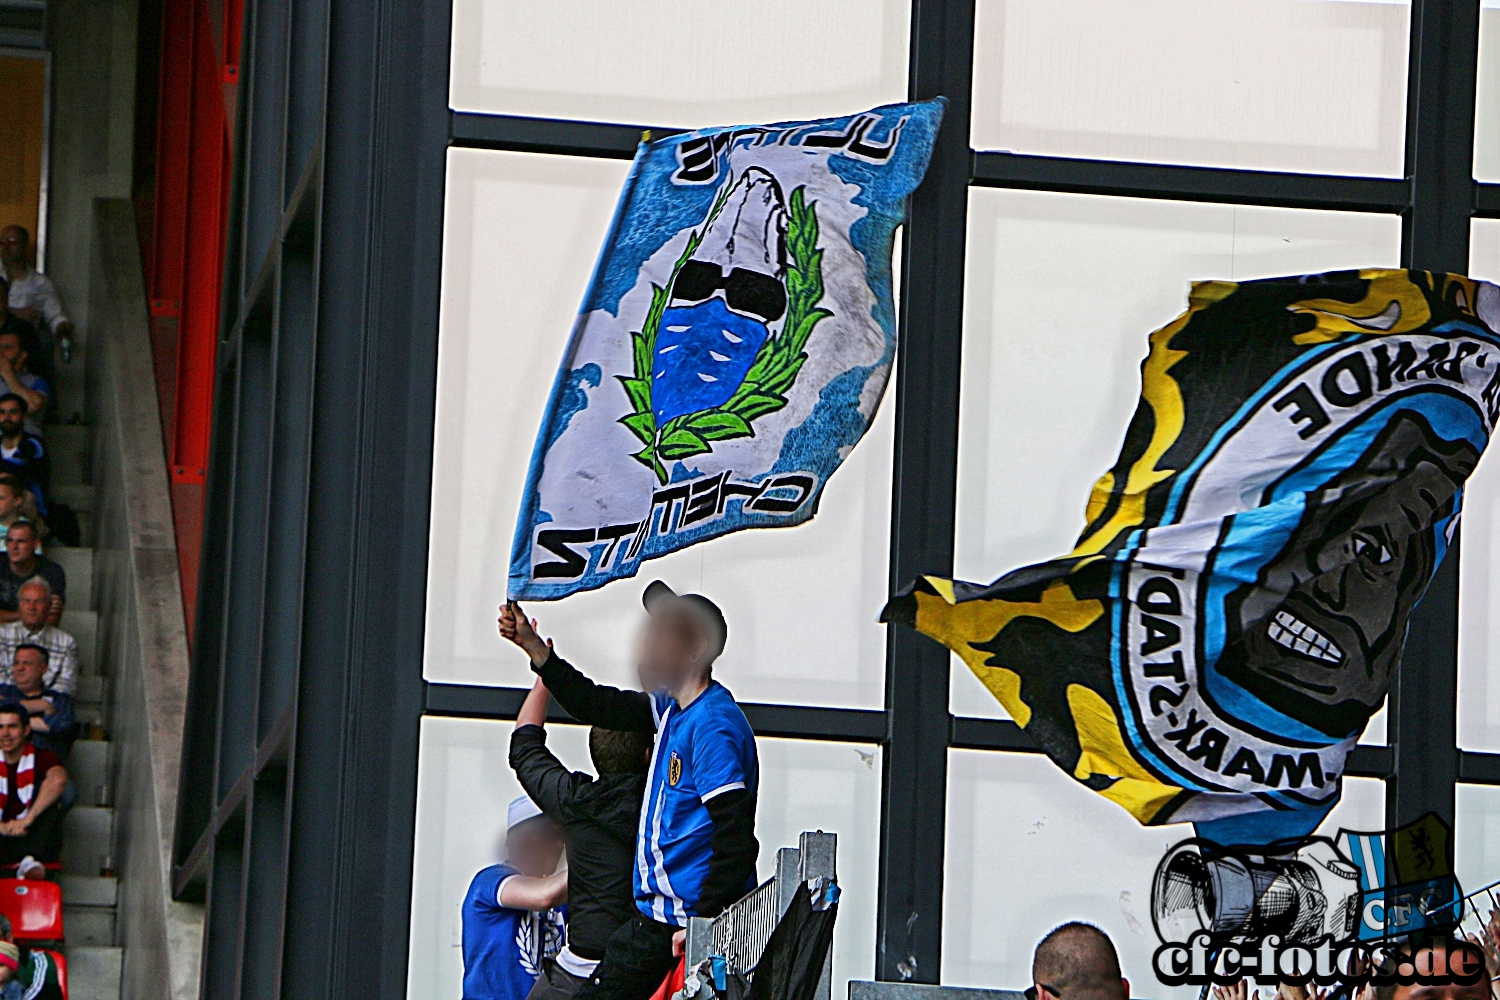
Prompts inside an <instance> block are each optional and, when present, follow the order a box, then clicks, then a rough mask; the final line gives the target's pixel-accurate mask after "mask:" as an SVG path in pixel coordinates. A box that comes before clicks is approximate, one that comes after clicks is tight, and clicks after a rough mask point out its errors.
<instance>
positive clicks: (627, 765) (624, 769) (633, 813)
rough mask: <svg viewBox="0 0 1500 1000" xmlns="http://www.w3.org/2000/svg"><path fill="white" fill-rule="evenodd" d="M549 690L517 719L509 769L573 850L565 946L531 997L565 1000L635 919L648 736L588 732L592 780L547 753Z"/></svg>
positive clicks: (534, 691)
mask: <svg viewBox="0 0 1500 1000" xmlns="http://www.w3.org/2000/svg"><path fill="white" fill-rule="evenodd" d="M547 699H548V693H547V687H546V685H545V684H543V683H542V679H541V678H540V677H538V678H537V679H536V683H535V684H534V685H533V686H532V688H531V694H529V695H527V697H526V701H525V702H524V703H523V704H522V705H521V711H520V713H519V714H518V715H517V716H516V728H515V731H514V732H513V733H511V737H510V766H511V767H512V768H513V769H514V770H515V772H516V777H517V778H518V779H520V782H521V787H522V788H524V789H526V794H527V795H529V796H530V797H531V799H532V801H534V802H536V803H537V804H538V805H539V806H541V807H542V812H544V813H546V814H547V816H549V817H551V818H552V819H553V820H555V821H556V822H557V825H558V826H560V827H561V828H562V836H563V843H564V844H566V845H567V850H568V941H567V944H565V945H563V948H562V951H560V952H558V953H557V958H556V959H555V960H554V959H548V960H546V961H545V962H543V963H542V970H541V975H540V976H538V977H537V981H536V985H535V986H534V987H532V990H531V996H530V1000H567V998H568V997H571V996H572V995H573V994H575V993H577V992H578V990H579V989H581V988H582V986H583V984H584V983H586V982H588V977H589V976H591V975H592V974H593V972H594V968H595V967H596V966H597V965H598V964H599V960H600V959H601V958H603V957H604V945H605V942H606V941H608V940H609V936H610V935H611V934H613V933H614V932H615V931H617V930H619V929H620V928H621V927H622V926H624V925H625V924H627V923H629V922H630V919H631V917H633V916H635V893H634V890H633V887H632V881H631V880H632V877H633V874H634V871H635V837H636V832H637V830H638V829H639V827H640V822H641V799H642V797H643V796H644V794H645V791H646V769H647V767H648V765H649V764H650V763H651V736H650V734H649V733H619V732H615V731H613V730H609V729H600V728H599V727H598V726H595V727H594V728H593V729H590V730H589V756H590V757H591V758H593V761H594V770H596V771H598V772H599V777H597V778H595V777H592V776H590V775H587V774H582V773H580V772H577V771H569V770H568V769H567V768H566V767H564V766H563V763H562V761H560V760H558V759H557V758H556V757H555V756H553V755H552V751H550V750H548V749H547V730H546V728H545V726H546V724H547Z"/></svg>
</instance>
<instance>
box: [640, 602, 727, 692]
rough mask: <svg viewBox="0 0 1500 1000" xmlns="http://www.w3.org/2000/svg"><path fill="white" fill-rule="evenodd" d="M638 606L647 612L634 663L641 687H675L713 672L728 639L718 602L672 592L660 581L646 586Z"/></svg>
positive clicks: (649, 688) (648, 688)
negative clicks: (638, 651)
mask: <svg viewBox="0 0 1500 1000" xmlns="http://www.w3.org/2000/svg"><path fill="white" fill-rule="evenodd" d="M641 603H642V604H644V605H645V606H646V611H647V612H648V613H649V614H650V619H649V620H648V621H647V623H646V631H645V632H644V633H643V635H642V637H641V648H640V656H639V659H638V661H637V669H638V670H639V671H640V675H641V686H642V687H644V688H646V689H647V690H648V691H649V690H658V689H661V688H674V687H676V686H677V685H679V684H681V683H682V682H683V681H684V680H686V679H687V678H688V677H690V676H692V675H694V674H698V673H702V674H707V673H708V672H709V671H710V670H711V669H712V668H713V663H714V660H716V659H718V657H719V654H720V653H722V652H723V651H724V643H725V641H726V640H727V639H728V638H729V626H728V625H727V624H726V623H725V621H724V613H723V612H722V611H720V610H719V606H718V605H717V604H715V603H714V602H713V601H710V600H709V599H708V598H706V597H704V596H703V595H701V594H676V593H674V592H673V591H672V588H671V587H668V586H667V585H666V584H665V583H662V582H661V581H660V580H656V581H654V582H652V583H651V584H650V585H648V586H647V587H646V592H645V593H644V594H642V595H641Z"/></svg>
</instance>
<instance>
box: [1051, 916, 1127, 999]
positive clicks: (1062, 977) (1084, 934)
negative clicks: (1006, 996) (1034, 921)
mask: <svg viewBox="0 0 1500 1000" xmlns="http://www.w3.org/2000/svg"><path fill="white" fill-rule="evenodd" d="M1031 982H1032V986H1031V989H1029V990H1027V991H1026V995H1027V996H1028V997H1030V998H1032V1000H1129V997H1130V983H1129V981H1128V980H1126V979H1125V977H1124V976H1122V975H1120V957H1119V955H1117V954H1116V953H1115V946H1114V942H1112V941H1110V939H1109V935H1108V934H1105V933H1104V932H1103V931H1101V930H1100V929H1099V928H1097V927H1095V926H1094V925H1093V924H1086V923H1083V922H1082V921H1079V920H1074V921H1070V922H1069V923H1066V924H1063V925H1062V926H1060V927H1056V928H1054V929H1053V930H1052V932H1051V933H1049V934H1048V935H1047V936H1046V937H1044V938H1042V940H1041V941H1040V942H1039V943H1038V944H1037V946H1036V953H1035V954H1034V955H1032V957H1031Z"/></svg>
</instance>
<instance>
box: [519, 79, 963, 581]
mask: <svg viewBox="0 0 1500 1000" xmlns="http://www.w3.org/2000/svg"><path fill="white" fill-rule="evenodd" d="M943 106H944V102H943V101H942V100H941V99H939V100H936V101H929V102H926V103H921V104H901V105H891V106H887V107H881V108H875V109H874V110H872V111H867V112H864V113H862V114H857V115H851V116H847V117H843V118H829V119H824V120H822V121H811V122H789V123H781V124H777V125H758V126H742V127H736V128H725V129H708V130H704V131H700V132H693V133H689V134H686V135H677V136H671V137H669V138H666V139H660V140H658V141H656V142H644V143H642V144H641V146H640V149H639V151H638V152H637V153H636V158H635V163H634V164H633V166H632V168H631V172H630V176H629V178H628V179H627V180H626V182H625V189H624V191H623V192H622V194H621V197H620V204H619V207H618V208H617V210H616V212H615V219H614V222H613V224H612V226H611V227H610V232H609V235H608V237H607V238H606V240H605V244H604V248H603V250H602V251H601V253H600V256H599V262H598V264H597V266H596V268H595V271H594V277H593V280H592V282H591V283H590V286H589V290H588V293H587V295H586V296H585V298H584V304H583V309H582V311H581V313H580V315H579V317H578V321H577V323H576V324H575V326H574V328H573V334H572V338H571V339H570V340H569V342H568V347H567V350H566V352H565V353H564V355H563V360H562V365H561V367H560V368H559V369H558V373H557V380H556V382H555V384H554V386H553V390H552V396H551V399H550V400H549V402H548V404H547V410H546V412H545V413H544V414H543V415H542V422H541V428H540V430H539V432H538V434H537V441H536V450H535V452H534V453H533V456H532V460H531V468H530V470H529V473H528V476H527V481H526V492H525V494H524V496H523V497H522V503H521V512H520V517H519V519H518V521H517V523H516V535H515V543H514V546H513V549H512V553H511V567H510V588H509V589H510V596H511V597H512V598H516V599H540V600H550V599H556V598H560V597H565V596H567V595H568V594H571V593H573V592H575V591H579V590H591V589H593V588H596V587H601V586H603V585H604V584H606V583H608V582H609V581H610V580H614V579H618V578H621V577H628V576H634V575H635V573H636V571H637V570H638V569H639V568H640V565H641V563H642V562H644V561H645V560H647V559H653V558H656V557H657V556H662V555H666V554H667V553H669V552H674V551H676V550H677V549H680V548H683V547H684V546H687V545H691V544H693V543H694V542H700V541H704V540H706V539H709V538H715V537H717V536H719V535H723V534H727V533H729V532H731V531H738V530H739V529H741V528H770V527H784V526H789V525H795V524H800V523H802V522H803V521H806V520H807V519H809V518H811V517H812V516H813V514H814V513H815V512H816V511H817V507H818V498H819V496H820V495H821V493H822V490H823V487H824V485H825V484H826V483H827V482H828V478H829V476H831V475H833V472H834V470H835V469H837V468H838V467H839V464H840V463H841V462H842V461H843V459H844V457H845V456H846V455H847V454H848V453H849V450H850V449H851V448H853V447H854V445H855V444H856V443H857V442H858V441H859V439H860V438H861V437H862V436H863V435H864V432H865V430H866V428H868V427H869V425H870V422H871V421H872V420H873V419H874V417H875V409H876V407H877V406H878V405H879V403H880V397H881V395H882V393H883V392H884V390H885V384H886V381H887V380H888V378H889V377H890V372H891V364H892V362H893V361H894V360H895V356H896V324H895V310H894V305H893V301H892V294H891V251H892V248H893V244H894V239H895V231H896V226H897V225H898V224H899V223H900V222H901V220H902V217H903V214H904V210H905V201H906V196H907V195H909V194H910V193H911V192H912V191H913V190H914V189H915V188H916V186H917V185H918V184H919V183H921V180H922V176H923V174H924V173H925V172H926V170H927V162H928V159H929V157H930V156H931V153H932V144H933V140H934V139H935V138H936V135H937V130H938V126H939V124H940V123H941V120H942V114H943Z"/></svg>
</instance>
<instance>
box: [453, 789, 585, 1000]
mask: <svg viewBox="0 0 1500 1000" xmlns="http://www.w3.org/2000/svg"><path fill="white" fill-rule="evenodd" d="M562 854H563V841H562V831H560V830H559V829H558V826H557V824H556V823H555V822H553V821H552V820H551V819H548V818H547V817H546V816H544V815H542V811H541V809H539V808H538V807H537V805H536V803H534V802H532V801H531V800H530V799H529V798H527V797H526V796H524V795H522V796H521V797H519V798H517V799H515V800H513V801H512V802H511V803H510V806H509V808H508V809H507V811H506V822H505V861H503V862H502V863H500V864H498V865H490V867H488V868H486V869H484V870H483V871H481V872H480V873H479V874H478V875H475V876H474V881H472V882H470V883H469V891H468V894H467V895H465V896H464V902H463V908H462V911H461V912H462V916H463V951H464V1000H525V998H526V995H527V994H528V993H530V992H531V987H532V985H533V984H535V982H536V978H537V975H538V973H540V972H541V969H542V963H543V962H544V961H546V960H547V959H549V958H554V957H555V956H556V955H557V953H558V952H559V951H560V950H561V949H562V946H563V942H564V940H565V939H566V934H567V926H566V915H565V913H564V911H563V910H562V909H561V907H562V905H563V903H564V902H565V901H566V900H567V898H568V873H567V872H566V871H558V870H557V866H558V864H559V862H560V861H561V860H562Z"/></svg>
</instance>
